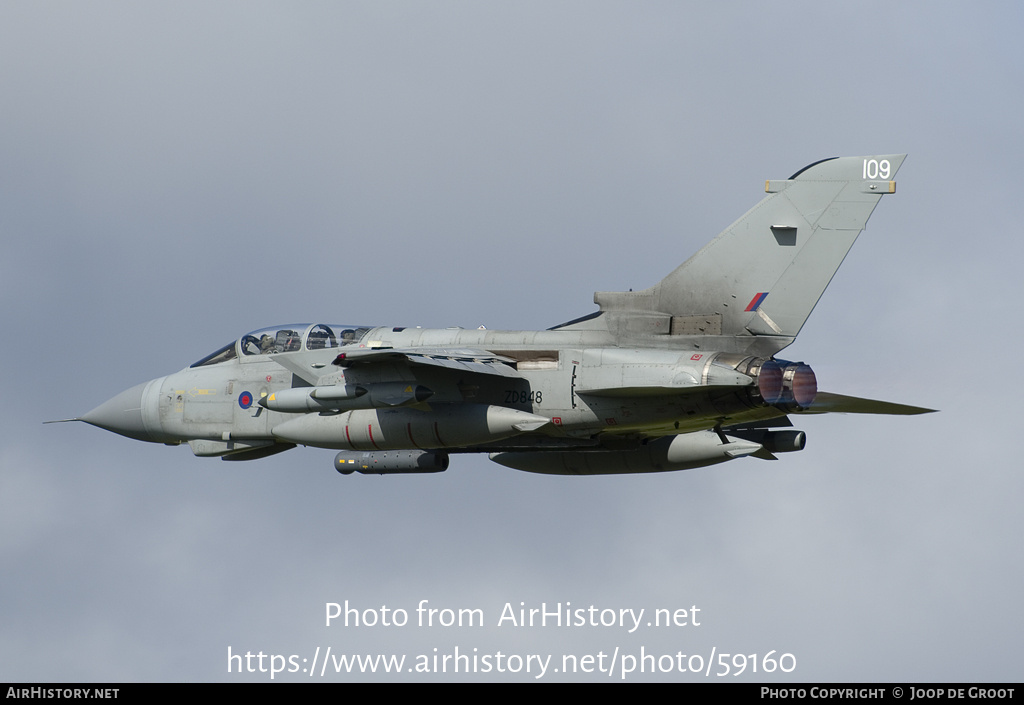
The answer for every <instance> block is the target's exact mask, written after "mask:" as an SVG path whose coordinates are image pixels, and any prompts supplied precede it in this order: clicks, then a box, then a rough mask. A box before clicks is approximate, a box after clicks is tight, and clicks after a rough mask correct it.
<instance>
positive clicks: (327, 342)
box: [189, 323, 370, 367]
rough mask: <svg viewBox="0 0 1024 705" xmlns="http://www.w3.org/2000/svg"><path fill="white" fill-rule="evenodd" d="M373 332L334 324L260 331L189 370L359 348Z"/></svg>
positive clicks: (357, 327) (193, 364) (223, 348)
mask: <svg viewBox="0 0 1024 705" xmlns="http://www.w3.org/2000/svg"><path fill="white" fill-rule="evenodd" d="M369 330H370V328H367V327H365V326H345V325H337V324H333V323H332V324H331V325H327V324H325V323H314V324H312V325H310V324H309V323H295V324H291V325H283V326H271V327H269V328H260V329H259V330H254V331H253V332H251V333H246V334H245V335H243V336H242V337H241V338H239V339H238V340H236V341H233V342H231V343H228V344H227V345H225V346H224V347H222V348H219V349H218V350H215V351H214V352H212V353H210V354H209V355H207V356H206V357H204V358H203V359H202V360H199V361H198V362H195V363H192V364H191V365H189V367H203V366H204V365H216V364H218V363H221V362H227V361H228V360H234V359H235V358H237V357H240V356H242V357H248V356H250V355H276V354H278V353H286V352H295V351H298V350H324V349H326V348H338V347H341V346H343V345H356V344H358V343H359V341H360V340H362V338H363V336H364V335H366V333H367V332H369Z"/></svg>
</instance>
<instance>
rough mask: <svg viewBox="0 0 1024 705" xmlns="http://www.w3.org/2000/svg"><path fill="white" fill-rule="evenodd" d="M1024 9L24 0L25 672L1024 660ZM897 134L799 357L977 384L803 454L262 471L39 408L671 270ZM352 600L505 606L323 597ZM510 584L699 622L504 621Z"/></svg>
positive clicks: (933, 384) (14, 139)
mask: <svg viewBox="0 0 1024 705" xmlns="http://www.w3.org/2000/svg"><path fill="white" fill-rule="evenodd" d="M1022 15H1024V11H1022V9H1021V6H1020V4H1019V3H1014V2H1005V3H996V2H993V3H984V2H983V3H971V4H967V3H944V2H928V3H900V4H890V3H857V4H844V5H841V6H834V5H832V4H829V5H828V6H822V5H821V3H817V2H807V3H792V2H782V3H753V2H751V3H703V4H697V3H670V2H645V3H608V2H554V3H552V2H543V3H541V2H516V3H506V4H504V5H498V4H495V3H475V2H435V3H416V2H409V3H401V2H395V3H378V2H307V3H301V4H296V3H259V2H221V3H189V2H175V3H145V4H137V3H119V2H93V3H71V2H53V3H12V2H9V3H3V4H2V5H0V96H2V105H3V109H2V110H0V238H2V243H3V255H2V257H0V297H2V308H0V311H2V327H3V330H4V331H6V333H7V336H6V344H5V345H4V352H3V357H2V359H3V362H4V368H5V369H6V376H5V383H6V387H5V391H4V394H3V395H2V399H3V400H4V402H5V403H4V404H2V406H0V570H2V575H3V580H2V585H0V597H2V599H0V680H23V681H43V680H45V681H68V680H73V681H78V680H99V681H109V680H113V681H126V680H170V681H177V680H190V681H215V680H224V681H239V680H249V679H252V680H266V679H268V675H267V674H260V673H256V674H242V675H239V674H237V673H234V674H229V673H228V659H227V655H228V649H229V648H231V649H233V651H234V653H239V652H242V653H244V652H245V651H251V652H253V653H255V652H258V651H263V652H264V653H267V654H284V655H290V654H296V655H298V656H299V657H300V658H309V659H311V658H312V656H313V653H314V651H315V650H316V648H317V647H320V649H321V654H322V653H323V651H324V650H325V649H326V648H327V647H331V648H332V651H333V652H335V653H358V654H362V653H366V654H376V653H382V654H396V655H403V654H404V655H406V657H407V658H408V659H409V660H410V661H413V660H414V659H415V657H416V656H417V655H419V654H428V655H432V654H433V653H435V652H434V651H433V650H434V649H435V648H436V649H437V650H438V651H437V653H452V652H453V651H454V649H455V648H456V647H458V648H459V649H460V650H461V652H463V653H467V652H472V650H473V649H477V652H476V653H477V654H478V655H484V654H495V653H497V652H499V651H500V652H502V653H503V654H506V655H512V654H516V655H523V656H525V655H527V654H531V653H532V654H545V655H546V654H551V655H553V656H554V659H555V660H558V661H559V662H560V660H561V657H562V655H563V654H574V655H577V656H583V655H585V654H588V653H589V654H596V653H598V652H599V651H600V652H605V653H609V654H610V653H612V652H613V651H614V650H615V649H619V652H620V653H621V654H639V653H640V650H641V648H643V649H645V652H646V653H649V654H656V655H662V654H676V653H678V652H682V653H685V654H688V655H692V654H700V655H702V656H704V657H707V656H708V655H709V654H711V652H712V649H715V650H716V651H715V653H716V654H717V653H741V654H758V655H759V657H760V656H763V655H764V654H767V653H768V652H771V651H775V652H776V653H791V654H793V655H794V657H795V659H796V669H795V670H794V671H792V673H789V674H788V675H787V674H781V673H775V674H771V675H765V674H762V673H758V674H757V676H758V677H759V678H764V679H767V680H770V681H771V682H780V683H782V682H788V681H792V680H843V681H861V680H867V681H901V680H904V681H910V680H938V681H961V680H1020V679H1021V678H1022V677H1024V672H1022V666H1021V662H1020V658H1019V657H1020V649H1021V639H1020V634H1021V633H1022V631H1024V617H1022V608H1021V602H1020V597H1019V596H1020V592H1021V588H1022V586H1024V563H1022V557H1021V551H1020V547H1019V542H1020V536H1021V534H1022V532H1024V525H1022V524H1024V522H1022V519H1021V517H1020V513H1019V506H1020V499H1021V496H1022V490H1024V486H1022V485H1024V480H1022V478H1021V473H1020V459H1019V454H1018V452H1017V446H1018V444H1019V432H1018V429H1017V427H1018V426H1019V421H1018V417H1017V413H1016V409H1014V410H1011V409H1010V406H1011V404H1010V403H1009V402H1010V401H1011V400H1012V399H1013V398H1014V395H1015V394H1017V393H1018V392H1017V391H1016V388H1015V386H1014V384H1015V383H1014V380H1015V379H1016V377H1015V372H1014V370H1015V369H1016V368H1017V367H1018V363H1017V361H1016V357H1017V355H1019V351H1020V349H1021V342H1022V336H1021V333H1020V328H1019V326H1020V318H1021V316H1020V311H1021V307H1020V301H1021V298H1022V293H1024V292H1022V286H1021V284H1020V262H1021V261H1022V256H1024V245H1022V244H1021V242H1022V241H1021V238H1020V237H1019V233H1020V214H1019V209H1018V208H1016V207H1015V205H1014V204H1015V203H1017V201H1018V200H1019V198H1020V195H1019V191H1020V186H1021V166H1020V165H1021V163H1022V157H1024V154H1022V151H1024V134H1022V131H1021V122H1020V112H1021V109H1022V107H1024V106H1022V96H1024V91H1022V88H1024V56H1022V51H1024V50H1022V48H1021V43H1020V41H1019V36H1020V32H1021V29H1022V28H1024V23H1022V19H1024V16H1022ZM896 152H907V153H909V155H910V156H909V158H908V159H907V161H906V163H905V164H904V165H903V168H902V169H901V171H900V174H899V188H898V192H897V194H896V195H895V196H894V197H892V198H886V199H884V201H883V203H881V204H880V206H879V208H878V209H877V210H876V212H875V214H874V216H873V218H872V220H871V223H870V225H869V227H868V229H867V230H866V231H865V233H864V234H863V235H862V237H861V239H860V240H859V242H858V243H857V246H856V247H855V248H854V250H853V251H852V253H851V254H850V256H849V257H848V258H847V260H846V262H845V264H844V265H843V268H842V269H841V270H840V271H839V273H838V275H837V276H836V278H835V279H834V281H833V283H832V285H831V287H830V288H829V290H828V291H827V292H826V294H825V296H824V298H823V299H822V301H821V302H820V304H819V306H818V307H817V309H816V311H815V313H814V315H813V316H812V317H811V319H810V321H809V322H808V324H807V326H806V327H805V329H804V331H803V333H802V335H801V338H800V340H799V341H798V342H797V343H796V344H795V345H794V346H793V347H792V348H791V349H790V351H789V352H790V353H792V356H793V357H795V358H798V359H803V360H806V361H807V362H808V363H810V364H812V365H813V366H814V368H815V370H816V372H817V374H818V379H819V384H820V386H821V387H822V388H824V389H827V390H829V391H835V392H839V393H846V394H854V395H859V396H867V397H875V398H883V399H890V400H893V401H898V402H903V403H909V404H917V405H922V406H929V407H933V408H938V409H941V410H942V413H940V414H932V415H928V416H924V417H914V418H896V419H889V418H884V417H852V416H829V417H815V418H811V419H807V420H806V421H805V422H803V423H802V424H801V428H803V429H804V430H805V431H807V433H808V438H809V441H808V446H807V449H806V450H805V451H804V452H803V453H799V454H793V455H790V456H786V457H784V458H783V459H782V460H781V461H780V462H777V463H771V464H769V463H765V462H762V461H758V460H754V459H744V460H738V461H736V462H733V463H730V464H727V465H724V466H719V467H717V468H707V469H702V470H694V471H690V472H682V473H667V474H655V475H645V476H636V477H591V478H576V477H567V478H562V477H546V476H541V475H532V474H527V473H519V472H515V471H512V470H509V469H506V468H503V467H500V466H497V465H494V464H492V463H490V462H489V461H488V460H487V459H486V458H463V457H460V458H456V459H455V461H454V462H453V463H452V467H451V469H450V470H449V471H448V472H446V473H444V474H442V475H438V476H425V477H362V476H358V477H340V476H338V475H337V473H335V472H334V471H333V470H332V467H331V461H332V459H333V454H332V453H331V452H330V451H318V450H314V449H298V450H294V451H291V452H289V453H285V454H282V455H279V456H276V457H273V458H269V459H265V460H261V461H257V462H253V463H224V462H220V461H218V460H211V459H199V458H194V457H192V455H191V453H190V452H189V451H188V449H187V448H168V447H164V446H158V445H150V444H143V443H139V442H136V441H131V440H128V439H125V438H121V437H118V436H115V435H113V434H110V433H106V432H103V431H100V430H98V429H95V428H92V427H89V426H86V425H84V424H65V425H57V426H53V425H51V426H43V425H42V423H41V422H42V421H44V420H46V419H55V418H64V417H68V416H75V415H78V414H81V413H84V412H85V411H87V410H89V409H91V408H93V407H94V406H96V405H98V404H99V403H100V402H103V401H105V400H106V399H108V398H109V397H111V396H113V395H114V394H116V393H117V392H120V391H121V390H123V389H126V388H128V387H130V386H133V385H135V384H137V383H139V382H142V381H145V380H147V379H151V378H153V377H157V376H160V375H163V374H167V373H169V372H173V371H175V370H178V369H180V368H182V367H184V366H186V365H187V364H189V363H191V362H193V361H195V360H197V359H199V358H200V357H202V356H203V355H205V354H206V353H208V352H211V351H212V350H214V349H215V348H216V347H219V346H220V345H222V344H224V343H226V342H228V341H229V340H230V339H232V338H236V337H238V336H239V335H240V334H242V333H244V332H246V331H248V330H251V329H254V328H258V327H261V326H265V325H271V324H278V323H284V322H290V321H325V322H343V323H347V322H351V323H357V324H371V325H372V324H389V325H409V326H413V325H421V326H425V327H429V326H436V327H444V326H465V327H476V326H478V325H481V324H485V325H487V326H488V327H489V328H544V327H548V326H550V325H553V324H555V323H558V322H561V321H564V320H567V319H570V318H573V317H575V316H578V315H582V314H585V313H589V312H591V311H592V310H594V306H593V304H592V303H591V295H592V292H593V291H594V290H625V289H627V288H640V287H646V286H648V285H650V284H652V283H654V282H655V281H657V280H658V279H659V278H660V277H662V276H663V275H664V274H666V273H667V272H668V271H669V270H671V269H672V268H673V267H675V265H677V264H678V263H679V262H682V261H683V260H684V259H686V258H687V257H688V256H689V255H690V254H692V253H693V252H694V251H696V250H697V249H698V248H699V247H700V246H702V245H703V244H704V243H705V242H706V241H707V240H709V239H710V238H711V237H712V236H713V235H715V234H716V233H717V232H719V231H720V230H721V229H722V228H723V227H725V226H726V225H728V224H729V223H730V222H732V220H733V219H735V218H736V217H737V216H739V215H740V214H742V213H743V212H744V211H745V210H746V209H747V208H749V207H750V206H751V205H753V204H754V203H755V202H756V201H757V200H758V199H759V198H760V197H761V196H762V195H763V184H764V180H765V179H767V178H785V177H786V176H788V175H789V174H791V173H793V172H794V171H796V170H797V169H799V168H801V167H802V166H804V165H806V164H808V163H810V162H813V161H816V160H818V159H821V158H824V157H829V156H836V155H857V154H872V153H874V154H879V153H882V154H884V153H896ZM345 600H349V601H350V602H351V603H352V604H354V605H357V606H359V607H360V608H379V607H380V606H382V605H387V606H388V607H390V608H402V609H406V610H409V611H410V614H411V621H414V620H415V613H414V611H413V610H414V609H415V607H416V605H417V604H418V603H419V601H420V600H429V601H430V604H431V605H432V606H435V607H439V608H440V607H449V608H478V609H480V610H482V612H483V613H484V614H485V615H486V617H487V624H486V626H484V627H476V628H462V629H455V628H452V629H440V628H433V629H428V628H418V627H414V626H411V625H410V626H406V627H402V628H396V627H392V628H384V627H374V628H366V627H361V628H345V627H342V626H337V625H336V626H332V627H326V626H325V625H324V604H325V602H344V601H345ZM506 602H509V603H512V604H513V605H516V606H518V604H519V603H520V602H525V603H527V606H536V607H539V606H540V603H542V602H546V603H547V604H548V605H549V606H550V605H552V604H555V603H562V604H564V603H566V602H571V603H572V605H573V606H576V607H589V606H590V605H594V606H596V607H599V608H602V609H603V608H612V609H615V610H619V609H625V608H633V609H637V610H638V609H640V608H644V609H645V610H647V611H648V612H647V613H648V614H649V613H650V611H651V610H654V609H656V608H671V609H677V608H689V607H691V606H692V605H696V606H698V607H699V608H700V610H701V612H700V615H701V624H700V626H699V627H696V626H693V625H691V626H689V627H686V628H662V629H646V628H642V629H640V630H637V631H636V632H635V633H633V634H629V633H627V632H626V630H623V629H619V628H617V627H608V628H604V627H597V628H561V629H558V628H552V627H546V628H533V629H517V628H511V627H509V626H508V625H506V626H503V627H497V626H496V622H497V617H498V616H499V614H500V612H501V609H502V607H503V606H504V605H505V603H506ZM533 675H535V671H534V673H531V674H526V673H525V669H524V672H523V673H520V674H512V673H495V672H492V673H489V674H486V675H485V676H480V678H482V679H496V678H497V679H511V680H517V679H518V680H530V679H531V678H532V677H533ZM618 675H619V674H618V673H616V674H614V676H613V677H612V678H610V680H613V681H614V680H618ZM369 677H370V676H364V678H369ZM375 677H376V678H379V679H381V680H383V679H385V678H386V676H381V675H377V676H375ZM417 677H419V678H422V679H424V680H433V679H440V678H449V679H450V678H453V677H462V676H453V675H452V674H451V673H448V674H441V675H437V674H430V675H423V676H417V675H416V674H409V673H405V674H403V675H402V679H406V680H408V679H412V678H417ZM566 677H569V676H566V674H562V673H558V674H555V673H552V672H549V673H548V674H547V675H546V676H545V680H557V679H561V678H566ZM571 677H573V678H576V679H580V680H609V677H608V675H605V674H597V673H595V674H591V675H586V674H577V675H575V676H571ZM650 677H652V676H651V675H650V674H644V675H640V674H635V675H631V676H630V679H631V680H642V679H647V678H650ZM655 677H661V678H664V677H671V678H673V679H677V680H695V681H704V680H711V681H716V680H728V679H724V678H720V679H716V678H715V677H713V676H712V677H705V676H703V675H695V674H690V673H687V674H678V673H676V674H671V675H670V676H665V675H658V676H655ZM278 678H282V679H284V678H287V679H292V680H309V677H308V676H307V675H304V674H301V673H299V674H292V675H287V674H282V675H279V676H278ZM328 679H331V680H333V679H337V680H348V679H356V676H349V675H340V676H334V675H329V676H325V677H324V678H323V680H328ZM313 680H320V677H319V676H317V677H316V678H314V679H313Z"/></svg>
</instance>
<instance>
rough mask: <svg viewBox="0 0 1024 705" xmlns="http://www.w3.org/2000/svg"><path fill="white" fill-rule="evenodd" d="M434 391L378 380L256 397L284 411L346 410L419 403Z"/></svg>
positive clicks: (307, 388) (265, 406) (297, 388)
mask: <svg viewBox="0 0 1024 705" xmlns="http://www.w3.org/2000/svg"><path fill="white" fill-rule="evenodd" d="M433 395H434V392H433V390H431V389H429V388H427V387H424V386H423V385H421V384H410V383H408V382H381V383H378V384H370V385H366V386H363V385H359V384H345V385H342V384H332V385H327V386H323V387H295V388H292V389H282V390H280V391H277V392H274V393H273V394H270V395H269V396H266V397H263V398H262V399H260V401H259V404H260V406H262V407H264V408H266V409H270V410H271V411H281V412H284V413H309V412H310V411H348V410H351V409H378V408H386V407H392V406H407V405H410V404H419V403H421V402H424V401H426V400H427V399H429V398H430V397H432V396H433Z"/></svg>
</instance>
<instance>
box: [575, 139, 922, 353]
mask: <svg viewBox="0 0 1024 705" xmlns="http://www.w3.org/2000/svg"><path fill="white" fill-rule="evenodd" d="M905 158H906V155H905V154H895V155H881V156H868V157H841V158H832V159H825V160H823V161H820V162H815V163H814V164H811V165H809V166H807V167H805V168H803V169H801V170H800V171H798V172H797V173H795V174H793V175H792V176H791V177H789V178H788V179H784V180H778V181H775V180H769V181H767V182H765V190H766V191H767V193H768V195H767V196H765V197H764V198H763V199H762V200H761V202H760V203H758V204H757V205H756V206H754V207H753V208H752V209H750V211H748V212H747V213H746V214H745V215H744V216H743V217H741V218H740V219H739V220H737V221H736V222H735V223H733V224H732V225H731V226H729V227H728V228H727V229H726V230H724V231H723V232H722V233H720V234H719V235H718V236H717V237H716V238H715V239H713V240H712V241H711V242H709V243H708V244H707V245H705V246H704V248H703V249H701V250H700V251H699V252H697V254H695V255H694V256H693V257H691V258H690V259H688V260H687V261H686V262H684V263H683V264H681V265H680V266H679V267H678V268H676V270H675V271H674V272H672V273H671V274H669V275H668V276H667V277H665V278H664V279H662V280H661V281H660V282H658V283H657V284H655V285H654V286H653V287H651V288H649V289H645V290H643V291H636V292H632V291H630V292H597V293H596V294H594V302H595V303H596V304H598V305H599V306H600V307H601V313H602V314H603V315H601V316H599V318H603V319H605V320H604V324H605V325H607V326H608V329H609V330H610V331H612V332H613V333H616V334H617V335H619V336H620V337H623V338H633V337H637V336H642V337H646V336H648V335H652V334H653V335H670V336H716V337H717V336H728V337H737V336H738V337H746V336H752V337H754V338H757V339H758V340H756V341H755V340H750V341H749V344H743V345H741V346H740V347H744V348H751V349H754V348H756V349H759V350H761V351H763V352H769V351H770V352H775V351H777V350H781V349H782V348H784V347H785V346H786V345H789V343H791V342H792V341H793V339H794V338H796V336H797V334H798V333H799V332H800V329H801V328H802V327H803V325H804V322H805V321H806V320H807V317H808V316H809V315H810V314H811V311H812V310H813V309H814V306H815V304H817V302H818V299H819V298H820V297H821V294H822V292H824V291H825V287H827V286H828V283H829V282H830V281H831V280H832V277H833V276H834V275H835V273H836V270H838V269H839V265H840V264H842V262H843V258H845V257H846V253H847V252H849V250H850V248H851V247H852V246H853V243H854V241H855V240H856V239H857V236H858V235H859V234H860V231H861V230H863V229H864V226H865V224H866V223H867V221H868V218H869V217H870V216H871V213H872V211H874V209H875V206H876V205H877V204H878V201H879V199H880V198H881V197H882V196H883V195H885V194H889V193H894V192H895V190H896V182H895V181H894V178H895V176H896V172H897V171H898V170H899V168H900V165H902V164H903V160H904V159H905ZM595 318H597V317H595ZM584 325H586V324H584ZM579 327H583V326H582V325H580V326H579ZM719 349H722V348H721V346H719Z"/></svg>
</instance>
